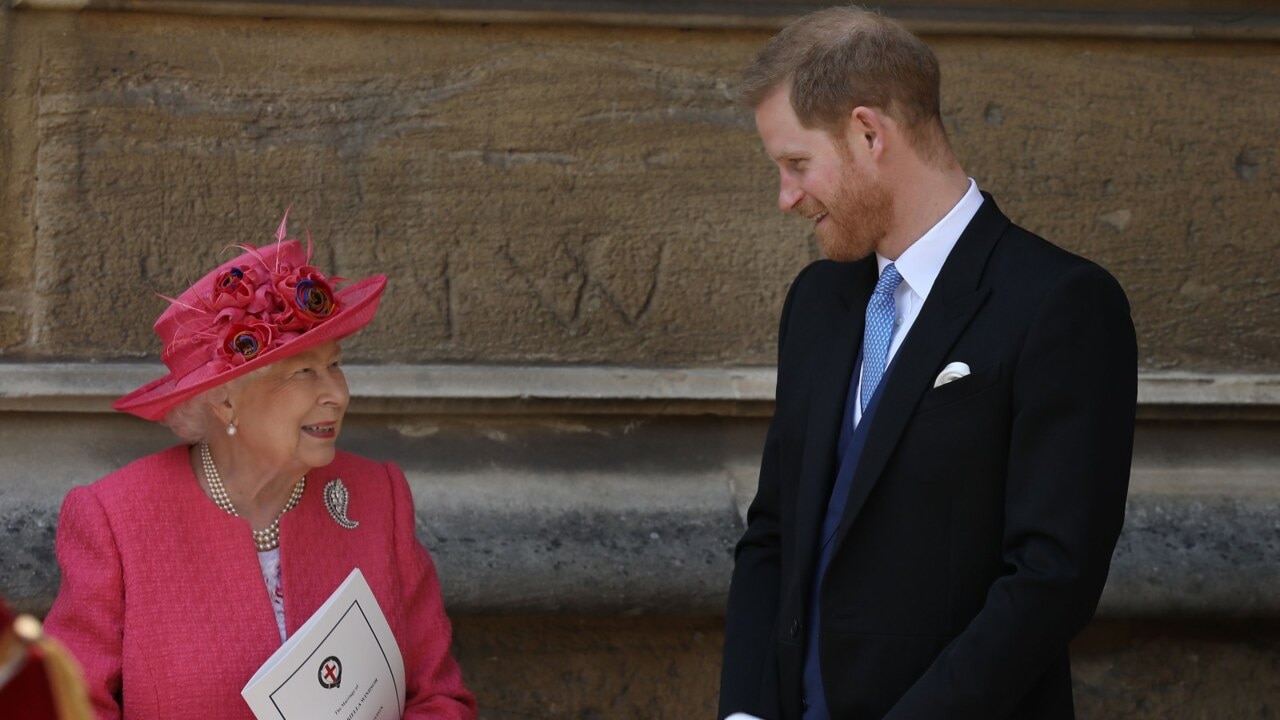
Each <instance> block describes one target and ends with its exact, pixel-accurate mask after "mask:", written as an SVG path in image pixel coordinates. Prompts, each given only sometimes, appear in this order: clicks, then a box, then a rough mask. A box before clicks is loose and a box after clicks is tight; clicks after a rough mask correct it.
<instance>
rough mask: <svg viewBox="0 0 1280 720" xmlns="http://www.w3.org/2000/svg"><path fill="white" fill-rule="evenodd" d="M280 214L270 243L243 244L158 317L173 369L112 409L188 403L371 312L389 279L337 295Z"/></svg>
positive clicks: (138, 411) (159, 410)
mask: <svg viewBox="0 0 1280 720" xmlns="http://www.w3.org/2000/svg"><path fill="white" fill-rule="evenodd" d="M288 219H289V214H288V213H285V218H284V220H281V221H280V229H279V230H278V231H277V232H276V243H275V244H274V245H269V246H266V247H262V248H254V247H253V246H252V245H242V246H239V247H240V248H241V249H243V250H244V251H245V252H244V254H243V255H240V256H239V257H237V258H235V259H233V260H230V261H228V262H226V263H223V264H222V265H220V266H219V267H218V268H217V269H216V270H214V271H213V272H211V273H209V274H208V275H205V276H204V277H202V278H200V279H199V280H198V281H196V284H195V285H192V286H191V287H190V288H189V289H188V290H187V291H186V292H184V293H182V294H181V295H179V296H178V299H176V300H170V305H169V307H168V309H166V310H165V311H164V312H163V313H161V314H160V318H159V319H158V320H156V324H155V331H156V334H157V335H159V336H160V340H161V341H162V342H163V343H164V351H163V352H162V353H161V355H160V359H161V360H163V361H164V364H165V365H166V366H167V367H168V368H169V374H168V375H165V376H164V377H162V378H159V379H157V380H153V381H151V382H149V383H147V384H146V385H143V386H142V387H140V388H138V389H137V390H134V391H133V392H131V393H129V394H128V395H125V396H124V397H122V398H120V399H119V400H117V401H115V403H114V404H112V406H111V407H113V408H115V409H116V410H121V411H123V412H127V413H132V414H134V415H137V416H138V417H141V418H145V419H147V420H160V419H162V418H164V416H165V415H166V414H168V412H169V411H170V410H172V409H173V408H174V407H175V406H177V405H178V404H179V403H181V402H183V401H184V400H189V399H191V398H193V397H195V396H196V395H199V394H200V393H202V392H204V391H206V390H209V389H210V388H214V387H217V386H219V385H221V384H223V383H225V382H228V381H230V380H234V379H235V378H238V377H240V376H242V375H246V374H248V373H251V372H253V371H254V370H257V369H258V368H260V367H264V366H266V365H270V364H271V363H273V362H276V361H277V360H283V359H285V358H287V357H291V356H293V355H297V354H298V353H301V352H303V351H306V350H308V349H310V348H313V347H316V346H317V345H323V344H324V343H326V342H329V341H331V340H339V339H341V338H344V337H346V336H348V335H350V334H352V333H354V332H356V331H357V330H359V329H360V328H362V327H364V326H365V325H367V324H369V321H370V320H372V319H373V314H374V313H375V312H377V310H378V302H379V301H380V300H381V299H382V291H383V289H384V288H385V287H386V285H387V276H386V275H374V276H372V277H368V278H365V279H364V280H361V281H359V282H357V283H355V284H352V285H348V286H346V287H344V288H343V289H342V290H339V291H337V292H334V290H333V286H332V285H331V284H330V283H331V282H333V283H340V282H342V279H341V278H333V279H332V280H329V279H326V278H325V276H324V275H322V274H321V273H320V271H319V270H317V269H316V268H315V267H314V266H312V265H310V264H308V263H309V262H310V260H311V247H310V245H311V243H310V240H309V239H308V241H307V249H306V250H305V251H304V250H303V248H302V243H301V242H299V241H298V240H295V239H292V238H289V239H286V238H285V232H286V231H285V223H286V221H287V220H288Z"/></svg>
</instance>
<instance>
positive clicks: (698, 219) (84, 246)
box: [0, 12, 1280, 371]
mask: <svg viewBox="0 0 1280 720" xmlns="http://www.w3.org/2000/svg"><path fill="white" fill-rule="evenodd" d="M7 22H8V23H9V29H8V34H9V37H10V38H11V42H9V43H7V45H8V49H7V50H6V51H5V52H7V53H8V54H9V56H10V57H11V58H13V60H12V62H13V67H12V69H11V70H10V71H9V75H10V80H9V84H10V86H11V87H13V88H18V89H22V92H19V93H17V94H16V95H7V96H6V97H7V98H10V99H9V100H6V108H5V112H6V113H7V114H9V115H13V114H14V113H18V115H19V116H22V113H23V112H28V111H23V110H21V108H22V107H29V108H30V110H29V118H27V119H29V120H30V122H27V123H24V124H22V125H19V126H16V127H17V128H20V129H15V130H14V131H13V132H14V136H15V138H16V139H15V141H14V143H15V144H14V145H13V146H11V147H9V148H8V149H7V150H5V152H7V153H9V154H10V155H11V157H9V158H5V160H6V161H9V162H12V163H13V170H11V172H10V175H9V179H8V185H9V193H8V197H9V198H11V201H10V202H7V203H6V210H7V211H8V208H14V207H17V208H24V209H26V210H27V211H29V215H26V216H22V215H19V216H16V217H15V216H12V215H11V216H10V217H9V218H8V219H7V222H6V223H4V226H5V227H6V229H7V230H8V231H9V232H10V233H11V236H12V237H13V238H19V237H24V235H23V233H25V234H26V235H25V236H26V237H30V238H32V241H31V244H30V245H27V244H24V243H26V242H27V241H26V240H22V241H21V242H19V241H18V240H17V239H10V240H7V241H5V242H7V243H9V244H10V245H11V246H14V247H16V248H17V249H18V250H19V251H20V254H22V255H24V256H26V257H30V258H31V259H32V262H33V267H32V268H31V270H30V272H27V273H25V274H23V273H17V274H16V279H15V280H13V281H10V282H11V283H14V282H16V283H17V284H16V285H12V284H11V285H6V286H5V287H6V288H8V291H9V292H14V291H17V292H20V293H30V294H31V296H32V298H33V299H32V303H31V306H30V307H29V308H21V309H20V310H19V312H20V313H24V314H27V315H28V316H29V318H30V319H29V324H30V331H29V332H27V333H26V338H27V339H26V340H25V341H24V342H20V343H19V344H17V345H16V346H14V345H12V344H10V346H9V347H7V348H4V349H0V352H2V353H5V354H8V355H11V356H31V357H77V358H116V357H141V356H148V355H149V356H154V354H155V352H156V349H157V348H156V344H155V341H154V339H153V338H152V337H151V336H150V333H149V331H148V329H147V328H148V325H149V322H150V319H151V318H153V317H154V316H155V315H156V314H157V313H158V311H159V310H160V309H161V308H162V307H163V304H162V302H161V301H160V300H158V299H157V298H155V297H154V296H153V295H151V291H152V290H155V291H162V292H168V293H172V292H175V291H177V290H180V289H181V288H182V287H183V286H184V285H185V282H186V281H187V280H190V279H191V278H192V277H194V276H195V275H197V274H198V273H200V272H202V271H203V270H204V269H207V268H208V267H209V266H210V265H211V264H212V263H213V262H214V260H215V259H216V253H217V251H218V249H219V248H221V247H222V246H223V245H225V244H227V243H230V242H265V241H267V240H268V239H269V237H270V231H271V230H272V229H273V226H274V223H275V220H276V219H277V217H278V216H279V214H280V213H281V212H282V210H283V208H284V207H285V206H286V205H288V204H293V205H294V207H295V215H294V217H295V219H296V221H297V224H296V225H295V228H297V229H301V228H302V226H303V224H304V223H305V224H306V225H307V226H310V227H311V228H312V230H313V231H314V232H315V234H316V236H317V239H318V240H319V241H320V242H321V248H322V249H321V260H322V262H323V263H324V264H326V265H329V266H331V267H334V268H335V269H336V270H337V271H338V272H340V273H342V274H344V275H348V276H351V277H359V276H362V275H364V274H367V273H370V272H375V271H387V272H390V273H391V274H392V276H393V285H392V288H391V290H390V291H389V292H388V295H387V298H386V304H385V309H384V311H383V312H382V313H381V314H380V316H379V318H378V320H376V321H375V323H374V325H373V327H372V328H371V329H370V330H369V331H368V332H367V333H366V335H367V336H368V340H367V341H366V342H362V343H361V345H360V348H359V350H360V352H361V357H363V358H366V359H373V360H380V361H385V360H398V361H415V362H416V361H472V360H483V361H499V362H525V361H563V362H621V363H626V364H633V365H645V364H659V365H680V364H685V365H716V364H762V363H768V362H770V361H771V359H772V353H773V344H774V338H773V335H774V328H775V326H776V315H777V312H778V307H779V305H780V303H781V299H782V294H783V292H784V291H785V288H786V286H787V284H788V283H789V282H790V280H791V278H792V277H793V275H794V273H795V271H796V270H797V269H798V268H799V267H800V266H802V265H803V264H804V263H805V262H807V261H808V260H809V259H810V258H812V257H814V250H813V247H812V245H811V243H810V242H809V240H807V239H806V237H805V230H804V229H803V228H802V227H800V226H798V225H793V224H791V223H789V222H787V221H786V220H784V219H782V218H780V217H777V213H776V210H775V208H774V207H773V194H774V177H773V171H772V169H771V168H770V167H769V164H768V162H767V160H766V158H765V157H764V155H763V152H762V151H761V150H760V149H759V148H758V142H757V141H756V139H755V137H754V133H753V132H752V129H751V123H750V119H749V117H748V116H746V115H745V114H743V113H741V112H739V111H737V110H735V109H734V108H733V107H732V103H731V101H730V99H729V89H730V87H731V86H732V84H733V82H734V79H735V77H736V75H737V73H738V71H739V68H740V66H741V65H742V64H743V62H744V61H745V60H746V59H747V58H748V57H749V56H750V55H751V53H752V51H753V50H754V49H755V48H756V47H758V46H759V45H760V44H761V43H762V42H763V40H764V39H765V37H766V35H765V34H763V33H754V32H728V31H725V32H712V31H688V32H682V31H677V30H628V29H623V28H574V27H538V26H527V25H522V26H514V25H490V26H481V25H465V24H456V25H439V24H429V23H422V24H414V23H400V24H392V23H372V22H371V23H342V22H321V21H302V20H289V21H277V22H270V23H264V22H261V21H258V20H254V19H245V18H219V17H202V18H193V17H186V16H178V15H173V16H158V15H145V14H121V13H95V12H85V13H80V14H63V13H41V12H27V13H9V14H8V16H7ZM930 40H931V41H932V43H933V44H934V46H935V47H936V48H937V50H938V53H939V55H940V56H941V58H942V61H943V65H944V68H945V73H946V81H945V82H946V87H945V92H944V110H945V114H946V118H947V123H948V127H949V129H950V132H951V134H952V137H953V140H954V141H955V144H956V146H957V148H958V150H959V152H960V154H961V156H962V157H963V158H964V160H965V162H966V163H967V166H968V168H969V170H970V172H971V173H972V174H973V175H974V176H975V177H976V178H977V179H978V180H979V182H980V183H981V185H982V186H983V187H984V188H986V189H989V190H991V191H993V192H994V193H995V194H996V196H997V197H998V198H999V199H1000V201H1001V203H1002V205H1003V207H1004V208H1005V209H1006V210H1007V211H1008V212H1009V213H1010V214H1011V215H1012V216H1013V217H1015V219H1018V220H1019V221H1021V222H1022V223H1023V224H1024V225H1026V226H1028V227H1030V228H1032V229H1034V230H1037V231H1039V232H1041V233H1042V234H1044V235H1046V236H1047V237H1049V238H1050V239H1053V240H1055V241H1056V242H1059V243H1061V244H1063V245H1065V246H1067V247H1069V248H1071V249H1074V250H1078V251H1081V252H1083V253H1085V254H1087V255H1090V256H1092V257H1095V258H1096V259H1098V260H1099V261H1100V262H1102V263H1103V264H1104V265H1106V266H1108V267H1109V268H1111V269H1112V270H1113V271H1114V272H1115V273H1116V274H1117V276H1118V277H1119V278H1120V279H1121V281H1122V282H1123V283H1124V284H1125V285H1126V287H1127V288H1128V289H1129V292H1130V295H1131V296H1132V299H1133V301H1134V313H1135V320H1136V322H1137V325H1138V330H1139V336H1140V340H1141V344H1142V355H1141V357H1142V362H1143V364H1144V366H1146V367H1151V368H1190V369H1215V370H1227V369H1230V370H1268V371H1270V370H1274V369H1276V368H1277V367H1280V352H1278V348H1280V330H1278V329H1277V328H1276V325H1275V323H1274V322H1269V318H1272V317H1274V316H1275V315H1276V312H1277V310H1280V307H1278V301H1277V298H1276V295H1275V293H1274V292H1272V291H1271V290H1270V288H1271V287H1272V286H1274V285H1275V283H1276V280H1277V273H1280V271H1278V270H1276V265H1275V263H1273V262H1270V260H1271V256H1272V255H1273V254H1274V250H1275V242H1274V239H1273V238H1271V237H1270V236H1269V234H1268V232H1267V228H1268V227H1270V226H1271V225H1272V224H1273V223H1271V222H1270V220H1269V218H1272V217H1273V215H1274V208H1275V207H1276V206H1277V204H1278V203H1280V183H1277V180H1276V178H1277V174H1276V173H1277V169H1276V166H1277V150H1276V149H1275V147H1274V143H1273V142H1272V139H1273V138H1272V137H1271V136H1272V135H1273V132H1272V130H1273V129H1274V128H1275V127H1276V126H1277V125H1278V124H1280V123H1278V120H1280V117H1278V116H1277V113H1280V109H1278V108H1280V82H1278V81H1280V69H1278V68H1277V66H1276V64H1275V63H1274V62H1272V59H1273V57H1274V46H1273V44H1269V43H1265V42H1257V43H1234V44H1233V43H1215V42H1208V41H1200V42H1172V41H1129V40H1126V41H1091V40H1067V39H1058V40H1045V39H1036V38H1026V39H1012V38H1011V39H993V38H965V37H959V36H948V37H935V38H930ZM24 93H30V95H29V96H28V95H25V94H24ZM24 98H25V100H24ZM1241 98H1249V100H1248V101H1247V102H1241V101H1240V99H1241ZM24 102H25V103H26V104H25V105H24V104H23V103H24ZM10 106H12V107H10ZM15 108H17V109H15ZM1188 111H1191V112H1194V114H1195V115H1196V116H1197V117H1213V118H1214V127H1213V130H1212V132H1206V131H1205V130H1204V127H1203V125H1202V124H1201V123H1195V122H1188V121H1187V120H1186V118H1187V113H1188ZM23 148H27V150H26V151H25V152H24V151H23V150H22V149H23ZM4 164H6V163H0V165H4ZM14 233H16V234H14ZM28 250H29V252H28ZM1223 278H1241V279H1240V280H1235V281H1226V280H1224V279H1223ZM0 291H5V288H0Z"/></svg>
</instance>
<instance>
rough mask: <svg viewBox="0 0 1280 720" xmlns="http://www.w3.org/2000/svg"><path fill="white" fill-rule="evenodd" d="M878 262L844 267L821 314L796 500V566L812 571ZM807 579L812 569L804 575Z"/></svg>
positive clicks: (841, 268)
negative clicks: (843, 415)
mask: <svg viewBox="0 0 1280 720" xmlns="http://www.w3.org/2000/svg"><path fill="white" fill-rule="evenodd" d="M875 267H876V264H875V258H874V257H872V258H868V259H867V260H863V261H859V262H856V263H852V264H849V265H844V266H841V267H840V271H839V272H837V273H834V276H835V278H836V280H835V284H834V286H833V287H831V288H830V294H829V295H828V296H827V297H826V298H825V300H826V302H825V303H823V304H822V305H821V306H820V307H819V308H818V309H817V312H819V313H821V317H820V318H819V320H818V324H819V327H821V328H823V330H824V339H823V343H822V344H821V345H818V346H816V347H815V348H814V349H813V353H814V361H813V363H812V364H811V365H809V367H810V368H812V375H811V377H810V378H809V382H810V385H809V404H808V407H809V417H808V422H807V424H806V425H805V437H804V456H803V460H802V461H801V466H800V481H799V489H798V494H797V498H796V518H797V523H796V526H797V528H798V529H799V532H797V533H796V536H795V542H796V543H797V545H796V557H797V560H798V564H797V567H800V568H809V567H811V566H812V564H813V559H814V553H815V551H816V549H817V537H818V534H819V533H820V532H821V530H822V516H823V514H824V513H825V512H826V507H827V498H828V497H829V496H830V495H831V486H832V483H833V482H834V481H835V474H836V444H837V442H838V441H839V438H840V423H841V420H842V419H843V418H842V416H841V413H842V412H843V411H844V405H845V399H846V395H847V393H848V389H849V381H850V378H851V376H852V373H853V364H854V362H855V361H856V360H857V356H858V348H859V346H860V345H861V344H862V330H863V323H864V322H865V317H864V311H865V309H866V306H867V300H868V298H870V297H871V291H872V290H873V289H874V288H875V282H876V271H875ZM805 577H807V570H806V572H805Z"/></svg>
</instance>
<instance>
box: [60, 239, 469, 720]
mask: <svg viewBox="0 0 1280 720" xmlns="http://www.w3.org/2000/svg"><path fill="white" fill-rule="evenodd" d="M286 219H287V216H286ZM242 249H243V250H244V253H243V254H242V255H240V256H239V257H236V258H235V259H233V260H231V261H229V262H227V263H225V264H224V265H222V266H221V267H219V268H217V269H216V270H214V271H213V272H211V273H209V274H208V275H206V276H205V277H203V278H201V279H200V280H199V281H198V282H197V283H196V284H195V285H194V286H192V287H191V288H190V289H188V290H187V291H186V292H184V293H182V295H181V296H179V297H178V298H177V299H176V300H172V301H170V306H169V308H168V309H167V310H165V311H164V312H163V313H162V314H161V315H160V318H159V320H157V321H156V324H155V330H156V333H157V334H158V335H159V336H160V339H161V340H162V341H163V343H164V350H163V354H162V359H163V360H164V362H165V365H166V366H167V367H168V369H169V374H168V375H166V376H164V377H162V378H160V379H158V380H155V381H153V382H150V383H148V384H146V385H144V386H143V387H141V388H139V389H137V390H135V391H134V392H132V393H130V394H129V395H126V396H125V397H123V398H121V399H120V400H118V401H117V402H116V403H115V405H114V407H115V408H116V409H117V410H123V411H125V412H129V413H132V414H134V415H137V416H139V417H142V418H145V419H147V420H155V421H160V422H162V423H164V424H166V425H168V426H169V427H170V428H172V429H173V430H174V431H175V432H176V433H177V434H178V435H179V436H180V437H181V438H182V439H183V440H185V441H186V442H185V443H184V444H181V445H178V446H176V447H173V448H170V449H168V450H165V451H162V452H159V453H157V454H155V455H151V456H148V457H144V458H142V459H140V460H137V461H135V462H133V463H131V464H129V465H127V466H125V467H123V468H121V469H120V470H118V471H116V472H114V473H112V474H110V475H108V476H107V477H105V478H102V479H101V480H99V481H97V482H95V483H93V484H91V485H88V486H85V487H79V488H76V489H74V490H72V491H71V492H70V493H69V494H68V495H67V498H66V501H65V503H64V504H63V507H62V515H61V519H60V520H59V523H58V538H57V554H58V563H59V565H60V566H61V568H62V587H61V590H60V592H59V594H58V598H57V600H56V601H55V602H54V605H53V609H52V610H51V611H50V612H49V615H48V618H47V620H46V628H47V629H48V631H49V633H50V634H52V635H54V636H56V637H58V638H60V639H61V640H62V641H63V642H64V643H65V644H66V645H67V646H68V647H69V649H70V650H71V651H72V652H73V653H74V654H75V655H76V657H77V658H78V659H79V660H80V662H81V664H82V665H83V667H84V674H85V679H86V682H87V684H88V686H89V694H90V698H91V700H92V702H93V705H94V709H95V711H96V712H97V715H98V717H100V718H120V717H124V718H130V719H134V718H136V719H139V720H141V719H143V718H164V719H166V720H173V719H174V718H214V717H216V718H252V717H253V714H252V713H251V712H250V710H249V708H248V706H247V705H246V703H245V702H244V700H243V699H242V698H241V697H240V690H241V688H242V687H243V686H244V685H245V683H246V682H247V681H248V680H249V678H250V677H251V676H252V675H253V674H254V672H256V671H257V669H258V668H259V666H261V664H262V663H263V662H264V661H265V660H266V659H267V658H268V657H270V656H271V654H272V653H273V652H274V651H275V650H276V649H277V648H278V647H279V646H280V645H281V643H282V641H283V640H284V639H285V638H286V637H288V636H289V635H290V634H291V633H293V632H294V631H296V630H297V629H298V627H299V626H300V625H301V624H302V623H304V622H305V621H306V620H307V618H308V617H310V616H311V614H312V613H313V612H314V611H315V610H316V609H317V608H318V607H319V606H320V605H321V604H322V603H323V602H324V601H325V600H326V599H327V598H328V596H329V595H330V593H332V592H333V591H334V589H335V588H337V587H338V585H339V584H340V583H341V582H342V581H343V580H344V579H345V578H346V577H347V575H348V573H349V572H350V571H351V570H352V568H355V567H359V568H360V569H361V571H362V573H363V575H364V577H365V579H366V580H367V581H368V583H369V586H370V587H371V588H372V590H373V594H374V596H375V597H376V598H377V600H378V604H379V605H380V606H381V608H382V611H383V613H384V614H385V615H386V618H387V622H388V623H389V624H390V627H391V630H392V632H393V633H394V635H395V638H396V640H397V642H398V644H399V646H400V649H401V651H402V653H403V655H404V664H405V685H406V688H405V713H404V717H405V718H474V717H476V705H475V699H474V698H473V697H472V695H471V694H470V693H469V692H468V691H467V690H466V688H465V687H464V686H463V684H462V677H461V673H460V671H459V669H458V665H457V664H456V663H455V662H454V660H453V658H452V657H451V656H450V655H449V642H450V627H449V620H448V618H447V617H446V616H445V611H444V605H443V603H442V601H441V597H440V588H439V585H438V582H437V579H436V572H435V568H434V566H433V565H432V562H431V558H430V557H429V556H428V554H427V551H426V550H425V549H424V548H423V547H422V545H421V544H419V542H418V540H417V538H416V536H415V534H414V508H413V499H412V497H411V496H410V493H409V486H408V484H407V483H406V482H405V478H404V474H403V473H402V472H401V471H400V469H399V468H398V467H396V466H395V465H393V464H391V463H378V462H373V461H371V460H366V459H364V458H361V457H357V456H354V455H350V454H348V453H344V452H339V451H337V450H336V449H335V447H334V443H335V441H336V440H337V438H338V435H339V434H340V432H341V430H342V421H343V416H344V415H345V414H346V410H347V402H348V399H349V396H348V392H347V383H346V380H345V379H344V377H343V373H342V365H341V358H342V350H341V347H340V346H339V341H341V340H342V339H343V338H345V337H346V336H348V335H350V334H352V333H354V332H356V331H357V330H359V329H360V328H362V327H364V326H365V325H366V324H368V322H369V321H370V320H371V319H372V318H373V315H374V312H375V311H376V310H377V307H378V302H379V300H380V298H381V296H382V291H383V288H384V287H385V285H386V277H385V276H382V275H378V276H374V277H370V278H366V279H364V280H362V281H360V282H357V283H354V284H351V285H349V286H347V287H345V288H344V289H342V290H339V291H337V292H334V290H333V288H332V286H331V284H330V281H329V280H328V279H327V278H326V277H325V276H324V275H323V274H321V273H320V271H319V270H317V269H316V268H315V267H313V266H312V265H310V264H309V260H310V258H309V250H310V242H309V241H308V249H307V250H305V251H304V249H303V248H302V245H301V243H299V242H298V241H297V240H294V239H286V238H285V222H283V221H282V222H281V224H280V230H279V231H278V232H277V234H276V242H275V243H274V244H270V245H268V246H265V247H262V248H256V249H255V248H253V247H251V246H245V247H243V248H242Z"/></svg>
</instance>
